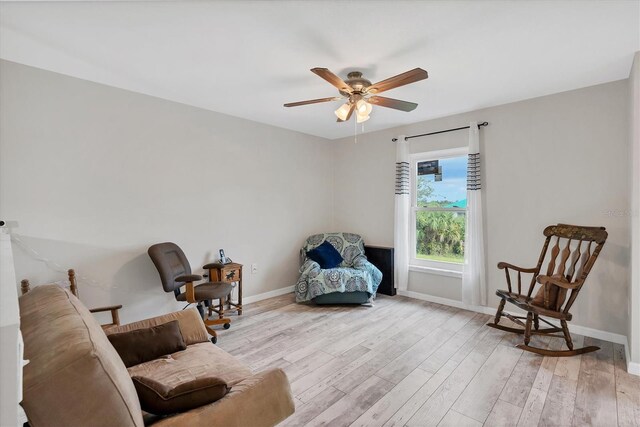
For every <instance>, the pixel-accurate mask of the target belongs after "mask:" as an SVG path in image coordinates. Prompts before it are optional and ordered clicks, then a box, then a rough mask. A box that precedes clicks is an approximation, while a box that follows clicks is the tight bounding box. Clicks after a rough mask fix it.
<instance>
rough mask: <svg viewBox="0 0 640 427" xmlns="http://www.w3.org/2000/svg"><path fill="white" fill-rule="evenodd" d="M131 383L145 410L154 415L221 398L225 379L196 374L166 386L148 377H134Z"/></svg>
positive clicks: (225, 389) (177, 411) (223, 393)
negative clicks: (183, 380) (192, 377)
mask: <svg viewBox="0 0 640 427" xmlns="http://www.w3.org/2000/svg"><path fill="white" fill-rule="evenodd" d="M133 384H134V386H135V387H136V391H137V392H138V397H139V398H140V405H141V406H142V409H144V410H145V411H147V412H149V413H151V414H156V415H170V414H176V413H179V412H185V411H188V410H190V409H193V408H197V407H199V406H202V405H206V404H208V403H212V402H215V401H216V400H219V399H222V398H223V397H224V395H225V394H227V393H228V392H229V387H228V386H227V383H225V382H224V381H222V380H221V379H220V378H216V377H205V378H198V379H195V380H191V381H186V382H183V383H181V384H177V385H172V386H167V385H165V384H161V383H159V382H157V381H155V380H153V379H151V378H145V377H133Z"/></svg>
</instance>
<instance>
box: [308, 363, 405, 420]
mask: <svg viewBox="0 0 640 427" xmlns="http://www.w3.org/2000/svg"><path fill="white" fill-rule="evenodd" d="M392 388H393V384H391V383H390V382H389V381H386V380H383V379H382V378H380V377H377V376H375V375H374V376H372V377H371V378H369V379H368V380H366V381H365V382H363V383H362V384H360V385H359V386H358V387H357V388H355V389H354V390H353V391H351V392H350V393H347V394H346V395H345V396H344V397H343V398H342V399H340V400H338V401H337V402H336V403H334V404H333V405H331V406H330V407H328V408H327V409H326V410H325V411H324V412H322V413H321V414H320V415H318V416H317V417H315V418H314V419H313V420H311V421H310V422H309V423H308V424H306V425H308V426H323V425H328V426H332V427H334V426H335V427H346V426H348V425H350V424H351V423H352V422H353V421H355V420H356V419H357V418H358V417H359V416H360V415H361V414H362V413H364V412H365V411H366V410H367V409H369V408H370V407H371V406H372V405H373V404H374V403H376V402H377V401H378V400H379V399H380V398H381V397H383V396H384V395H385V394H387V393H388V392H389V390H391V389H392Z"/></svg>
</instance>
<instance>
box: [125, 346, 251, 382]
mask: <svg viewBox="0 0 640 427" xmlns="http://www.w3.org/2000/svg"><path fill="white" fill-rule="evenodd" d="M128 371H129V375H131V376H132V377H145V378H150V379H152V380H154V381H157V382H159V383H161V384H164V385H166V386H168V387H175V386H177V385H179V384H182V383H185V382H188V381H193V380H197V379H199V378H207V377H212V376H214V377H217V378H220V379H221V380H222V381H224V382H226V383H227V384H228V385H229V386H233V385H234V384H236V383H238V382H240V381H242V380H244V379H245V378H247V377H250V376H251V369H249V367H247V366H246V365H244V364H243V363H240V362H238V361H237V360H236V359H235V358H234V357H233V356H231V355H230V354H229V353H227V352H226V351H224V350H222V349H220V348H219V347H216V346H215V345H213V344H211V343H210V342H203V343H199V344H194V345H190V346H188V347H187V349H186V350H184V351H180V352H178V353H173V354H171V355H169V356H167V357H164V358H162V359H156V360H151V361H149V362H144V363H141V364H139V365H135V366H132V367H130V368H128Z"/></svg>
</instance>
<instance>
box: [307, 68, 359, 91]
mask: <svg viewBox="0 0 640 427" xmlns="http://www.w3.org/2000/svg"><path fill="white" fill-rule="evenodd" d="M311 72H312V73H315V74H317V75H318V76H320V77H322V78H323V79H325V80H326V81H328V82H329V83H331V84H332V85H333V86H335V87H337V88H338V90H341V91H342V92H347V93H351V92H352V91H353V89H351V86H349V85H348V84H346V83H345V82H344V80H342V79H341V78H340V77H338V76H336V75H335V74H333V73H332V72H331V71H329V70H328V69H327V68H312V69H311Z"/></svg>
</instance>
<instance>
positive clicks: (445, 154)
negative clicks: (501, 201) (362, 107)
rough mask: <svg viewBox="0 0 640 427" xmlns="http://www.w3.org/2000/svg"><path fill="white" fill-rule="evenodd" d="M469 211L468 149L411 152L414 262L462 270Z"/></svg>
mask: <svg viewBox="0 0 640 427" xmlns="http://www.w3.org/2000/svg"><path fill="white" fill-rule="evenodd" d="M466 212H467V149H466V148H463V149H454V150H443V151H436V152H429V153H420V154H414V155H412V156H411V221H410V233H411V236H410V242H411V248H412V253H411V254H410V257H411V258H410V264H411V265H412V266H419V267H427V268H433V269H438V270H445V271H450V272H451V271H454V272H461V271H462V264H463V263H464V237H465V226H466Z"/></svg>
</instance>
